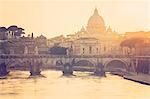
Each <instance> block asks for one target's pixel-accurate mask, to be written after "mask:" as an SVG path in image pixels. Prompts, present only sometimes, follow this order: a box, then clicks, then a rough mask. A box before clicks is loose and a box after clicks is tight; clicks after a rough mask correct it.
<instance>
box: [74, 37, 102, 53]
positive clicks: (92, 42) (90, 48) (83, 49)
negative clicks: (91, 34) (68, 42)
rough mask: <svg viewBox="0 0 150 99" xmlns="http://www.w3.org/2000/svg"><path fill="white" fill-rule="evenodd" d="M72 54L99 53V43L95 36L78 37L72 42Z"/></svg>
mask: <svg viewBox="0 0 150 99" xmlns="http://www.w3.org/2000/svg"><path fill="white" fill-rule="evenodd" d="M72 48H73V54H74V55H100V53H101V51H100V50H101V49H100V43H99V41H98V39H96V38H79V39H76V40H75V41H74V42H73V46H72Z"/></svg>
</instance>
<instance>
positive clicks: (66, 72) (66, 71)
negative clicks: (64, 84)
mask: <svg viewBox="0 0 150 99" xmlns="http://www.w3.org/2000/svg"><path fill="white" fill-rule="evenodd" d="M72 67H73V66H72V65H71V64H70V63H66V64H64V65H63V71H62V72H63V75H73V68H72Z"/></svg>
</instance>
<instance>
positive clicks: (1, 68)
mask: <svg viewBox="0 0 150 99" xmlns="http://www.w3.org/2000/svg"><path fill="white" fill-rule="evenodd" d="M8 73H9V71H7V66H6V64H5V63H1V64H0V77H2V76H7V75H8Z"/></svg>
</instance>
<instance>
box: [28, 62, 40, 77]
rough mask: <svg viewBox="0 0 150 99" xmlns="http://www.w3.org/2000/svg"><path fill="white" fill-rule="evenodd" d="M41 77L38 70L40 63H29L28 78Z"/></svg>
mask: <svg viewBox="0 0 150 99" xmlns="http://www.w3.org/2000/svg"><path fill="white" fill-rule="evenodd" d="M38 75H41V70H40V63H39V62H36V63H35V62H34V61H33V62H32V63H30V76H38Z"/></svg>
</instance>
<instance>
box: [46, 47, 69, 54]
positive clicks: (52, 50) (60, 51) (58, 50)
mask: <svg viewBox="0 0 150 99" xmlns="http://www.w3.org/2000/svg"><path fill="white" fill-rule="evenodd" d="M49 53H50V54H52V55H67V48H65V47H59V46H54V47H51V48H50V49H49Z"/></svg>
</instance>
